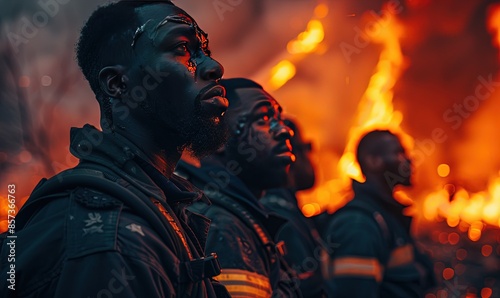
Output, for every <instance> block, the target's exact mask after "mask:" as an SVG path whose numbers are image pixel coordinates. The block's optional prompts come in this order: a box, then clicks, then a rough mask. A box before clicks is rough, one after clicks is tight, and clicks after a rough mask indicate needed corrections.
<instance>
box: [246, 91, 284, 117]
mask: <svg viewBox="0 0 500 298" xmlns="http://www.w3.org/2000/svg"><path fill="white" fill-rule="evenodd" d="M236 92H237V93H239V97H240V102H241V106H242V107H243V108H244V109H245V110H246V111H248V112H251V111H254V110H256V109H259V108H261V107H271V108H281V107H280V105H279V104H278V102H277V101H276V99H274V98H273V97H272V96H271V95H270V94H269V93H267V92H266V91H264V90H263V89H259V88H242V89H238V90H236Z"/></svg>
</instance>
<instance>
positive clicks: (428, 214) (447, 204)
mask: <svg viewBox="0 0 500 298" xmlns="http://www.w3.org/2000/svg"><path fill="white" fill-rule="evenodd" d="M423 212H424V217H425V219H427V220H429V221H436V220H440V219H443V218H444V219H446V223H447V224H448V225H449V226H450V227H456V226H457V225H458V224H459V223H461V222H464V223H465V224H466V225H469V231H468V235H469V238H470V239H471V240H473V241H477V240H478V239H479V237H480V236H481V230H482V229H483V228H484V223H486V224H489V225H492V226H496V227H500V176H499V177H496V178H495V179H492V180H491V181H490V183H489V186H488V189H487V190H486V191H481V192H477V193H470V192H468V191H467V190H465V189H463V188H459V189H458V190H457V191H456V192H455V193H450V192H449V190H445V189H442V190H438V191H435V192H432V193H430V194H428V195H427V197H426V198H425V201H424V208H423ZM476 238H477V239H476Z"/></svg>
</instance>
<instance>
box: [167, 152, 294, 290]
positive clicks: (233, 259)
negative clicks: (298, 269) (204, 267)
mask: <svg viewBox="0 0 500 298" xmlns="http://www.w3.org/2000/svg"><path fill="white" fill-rule="evenodd" d="M177 172H178V173H179V175H181V176H183V177H185V178H187V179H188V180H189V181H191V182H193V184H194V185H196V186H198V187H199V188H201V189H203V190H204V192H205V194H206V195H207V196H208V197H209V198H210V201H211V202H212V205H210V206H209V205H207V204H205V203H201V202H200V203H196V204H194V205H193V206H192V207H190V208H192V210H193V211H196V212H198V213H201V214H203V215H205V216H207V217H208V218H210V219H211V220H212V222H211V226H210V232H209V233H208V239H207V242H206V243H207V244H206V245H207V246H206V248H207V250H209V251H214V252H216V253H217V255H218V256H219V261H220V265H221V267H222V273H221V274H220V275H219V276H217V277H216V279H217V280H219V281H221V282H222V283H223V284H225V285H226V287H227V289H228V291H229V292H230V293H231V294H232V296H233V297H271V296H272V297H301V294H300V291H299V290H298V285H297V280H296V275H295V273H294V272H292V271H291V269H290V268H289V267H288V265H287V264H286V262H285V261H284V260H283V258H282V253H283V252H282V251H281V248H282V247H281V246H279V245H278V246H277V245H275V244H274V242H273V238H274V236H275V234H276V233H277V231H278V230H279V229H280V228H281V227H282V226H283V224H284V223H285V222H286V220H285V219H283V218H281V217H279V216H277V215H274V214H272V213H270V212H269V211H268V210H267V209H266V208H265V207H264V206H263V205H262V204H261V203H260V202H259V201H258V199H257V198H256V197H255V196H254V195H253V194H252V193H251V192H250V191H249V190H248V188H247V187H246V186H245V185H244V184H243V182H241V180H240V179H239V178H238V177H236V176H234V175H232V174H230V173H229V172H228V171H227V170H226V169H225V168H224V167H222V166H221V165H219V164H217V163H216V162H205V163H203V165H202V167H201V168H196V167H193V166H191V165H188V164H186V163H183V162H180V163H179V164H178V167H177ZM217 177H218V178H219V179H217ZM221 177H224V178H221Z"/></svg>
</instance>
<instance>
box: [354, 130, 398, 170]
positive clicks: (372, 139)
mask: <svg viewBox="0 0 500 298" xmlns="http://www.w3.org/2000/svg"><path fill="white" fill-rule="evenodd" d="M386 136H393V137H395V138H398V139H399V137H398V136H397V135H395V134H394V133H392V132H391V131H389V130H372V131H370V132H368V133H367V134H365V135H364V136H363V137H362V138H361V140H359V143H358V147H357V149H356V159H357V160H358V163H359V166H360V167H361V171H363V169H364V168H365V165H364V161H363V157H364V156H367V155H374V156H381V155H382V154H383V153H384V150H385V144H384V142H381V141H380V140H381V139H383V138H384V137H386Z"/></svg>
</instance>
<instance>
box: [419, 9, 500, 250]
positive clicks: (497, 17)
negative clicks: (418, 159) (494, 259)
mask: <svg viewBox="0 0 500 298" xmlns="http://www.w3.org/2000/svg"><path fill="white" fill-rule="evenodd" d="M487 26H488V29H489V30H490V32H491V33H492V34H493V44H494V45H495V46H497V47H500V5H492V6H490V7H489V10H488V21H487ZM437 170H438V175H439V176H441V177H447V176H448V175H449V173H450V168H449V166H448V165H447V164H441V165H439V166H438V169H437ZM423 215H424V218H425V219H427V220H429V221H438V220H442V219H445V220H446V223H447V224H448V226H450V227H457V226H458V227H459V228H460V229H461V231H466V232H467V236H468V237H469V239H470V240H471V241H478V240H479V239H480V238H481V234H482V231H483V230H484V229H485V228H486V226H487V225H490V226H493V227H500V172H499V174H498V176H496V177H493V178H491V179H490V181H489V183H488V187H487V189H486V190H483V191H478V192H470V191H467V190H466V189H464V188H462V187H458V186H455V185H450V184H447V185H445V186H444V187H443V189H439V190H436V191H434V192H431V193H430V194H428V195H427V196H426V197H425V200H424V204H423Z"/></svg>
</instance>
